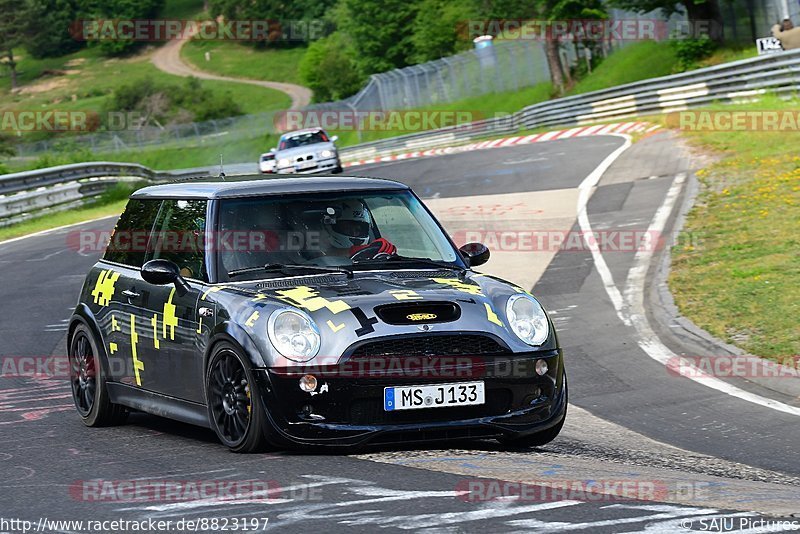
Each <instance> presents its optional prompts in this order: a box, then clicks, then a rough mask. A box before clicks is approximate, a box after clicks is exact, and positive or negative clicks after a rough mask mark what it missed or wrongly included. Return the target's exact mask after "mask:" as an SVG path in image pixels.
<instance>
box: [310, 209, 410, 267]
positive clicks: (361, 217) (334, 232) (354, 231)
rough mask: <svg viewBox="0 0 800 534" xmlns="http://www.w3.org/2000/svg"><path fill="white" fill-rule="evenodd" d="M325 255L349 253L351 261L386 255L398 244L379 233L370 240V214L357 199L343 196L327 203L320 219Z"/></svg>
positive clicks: (389, 255) (345, 255)
mask: <svg viewBox="0 0 800 534" xmlns="http://www.w3.org/2000/svg"><path fill="white" fill-rule="evenodd" d="M323 223H324V227H325V235H323V237H322V240H321V241H323V242H324V241H326V240H327V242H328V243H327V244H328V245H329V247H325V248H327V250H325V254H326V255H327V256H339V257H349V258H350V259H351V260H352V261H353V262H358V261H364V260H376V259H387V258H389V257H391V256H393V255H395V254H397V247H395V246H394V245H393V244H392V243H390V242H389V241H387V240H386V239H384V238H382V237H379V238H377V239H374V240H372V241H370V233H371V230H372V215H371V214H370V212H369V210H368V209H367V207H366V206H365V205H364V203H363V202H361V201H360V200H356V199H353V200H346V201H344V202H342V204H341V205H340V206H339V207H338V209H336V208H334V207H329V208H327V210H326V214H325V216H324V219H323Z"/></svg>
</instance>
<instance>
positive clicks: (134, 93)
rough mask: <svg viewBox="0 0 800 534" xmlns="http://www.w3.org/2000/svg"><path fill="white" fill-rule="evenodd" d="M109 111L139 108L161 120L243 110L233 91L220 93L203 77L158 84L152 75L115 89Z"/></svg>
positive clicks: (220, 115) (205, 117)
mask: <svg viewBox="0 0 800 534" xmlns="http://www.w3.org/2000/svg"><path fill="white" fill-rule="evenodd" d="M106 110H107V111H115V112H117V111H121V112H138V113H140V114H141V115H142V116H143V117H147V118H148V120H149V119H151V118H152V119H155V120H158V121H163V122H167V121H175V122H187V121H206V120H212V119H222V118H226V117H233V116H236V115H241V114H242V109H241V107H240V106H239V104H238V103H237V102H236V101H235V100H234V99H233V97H232V96H231V94H230V93H229V92H225V93H217V92H214V91H212V90H211V89H208V88H207V87H204V86H203V85H202V84H201V82H200V80H198V79H196V78H188V79H187V80H186V81H185V82H184V83H183V84H180V85H178V84H175V85H173V84H158V83H155V82H153V80H152V79H150V78H145V79H144V80H142V81H139V82H136V83H134V84H129V85H122V86H120V87H118V88H117V89H115V90H114V92H113V93H112V95H111V98H110V99H109V101H108V103H107V105H106Z"/></svg>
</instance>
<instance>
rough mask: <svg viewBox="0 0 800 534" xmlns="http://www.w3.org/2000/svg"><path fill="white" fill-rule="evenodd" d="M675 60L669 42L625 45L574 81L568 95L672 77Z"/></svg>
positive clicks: (676, 62)
mask: <svg viewBox="0 0 800 534" xmlns="http://www.w3.org/2000/svg"><path fill="white" fill-rule="evenodd" d="M677 64H678V58H677V57H676V56H675V51H674V50H673V48H672V47H671V46H670V45H669V43H666V42H661V43H657V42H654V41H642V42H640V43H634V44H631V45H628V46H626V47H624V48H622V49H621V50H618V51H616V52H614V53H613V54H611V55H610V56H608V57H607V58H605V59H604V60H603V62H602V63H601V64H600V65H599V66H598V67H597V68H595V70H594V71H593V72H592V73H591V74H590V75H588V76H586V77H585V78H583V79H582V80H580V81H578V83H576V84H575V85H574V86H573V87H572V88H571V89H570V91H568V94H571V95H577V94H580V93H588V92H590V91H597V90H599V89H608V88H609V87H614V86H615V85H622V84H625V83H631V82H638V81H639V80H644V79H647V78H656V77H658V76H666V75H668V74H672V73H673V72H674V70H675V68H676V67H677Z"/></svg>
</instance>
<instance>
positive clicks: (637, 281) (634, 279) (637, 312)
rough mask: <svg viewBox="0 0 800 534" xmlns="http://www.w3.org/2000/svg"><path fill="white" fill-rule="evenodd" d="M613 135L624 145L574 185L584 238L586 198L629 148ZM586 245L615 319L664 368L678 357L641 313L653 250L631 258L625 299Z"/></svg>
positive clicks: (756, 398) (655, 225)
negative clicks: (630, 330)
mask: <svg viewBox="0 0 800 534" xmlns="http://www.w3.org/2000/svg"><path fill="white" fill-rule="evenodd" d="M616 135H618V136H619V135H621V136H622V137H624V138H625V144H624V145H622V146H621V147H619V148H618V149H617V150H615V151H614V152H612V153H611V154H609V156H608V157H606V159H604V160H603V161H602V162H601V163H600V165H599V166H598V167H597V168H596V169H595V170H594V171H592V173H591V174H590V175H589V176H587V177H586V178H585V179H584V180H583V182H581V184H580V186H578V189H579V191H580V195H579V197H578V222H579V224H580V227H581V230H582V231H583V232H584V234H585V235H591V234H592V226H591V224H590V222H589V216H588V214H587V212H586V206H587V204H588V202H589V198H590V197H591V195H592V192H593V188H594V186H595V185H597V183H598V182H599V181H600V178H601V177H602V176H603V174H604V173H605V172H606V170H608V168H609V167H610V166H611V164H612V163H613V162H614V160H616V159H617V158H618V157H619V156H620V154H622V153H623V152H624V151H625V150H627V149H628V147H630V146H631V138H630V136H628V135H623V134H616ZM685 180H686V175H685V174H684V175H679V176H677V177H676V178H675V180H674V182H673V184H672V186H671V187H670V190H669V192H668V193H667V197H666V198H665V199H664V203H663V204H662V205H661V207H660V208H659V209H658V211H657V212H656V214H655V216H654V218H653V220H652V222H651V224H650V227H649V228H648V229H647V233H648V235H660V233H661V232H662V231H663V229H664V226H665V225H666V222H667V219H668V218H669V216H670V214H671V213H672V209H673V207H674V205H675V202H676V200H677V198H678V195H679V194H680V190H681V188H682V187H683V183H684V181H685ZM587 246H588V248H589V250H590V251H591V253H592V259H593V260H594V266H595V268H596V269H597V272H598V274H599V275H600V278H601V280H602V282H603V287H604V289H605V291H606V294H607V295H608V298H609V299H610V300H611V303H612V304H613V306H614V309H615V310H616V312H617V316H619V318H620V320H621V321H622V322H623V324H625V325H626V326H633V327H634V328H635V329H636V331H637V334H638V336H639V339H638V344H639V346H640V347H641V348H642V350H643V351H644V352H645V354H647V355H648V356H650V357H651V358H652V359H654V360H656V361H657V362H659V363H661V364H663V365H666V364H667V362H668V361H669V360H670V359H671V358H678V356H677V355H676V354H675V353H673V352H672V351H671V350H669V349H668V348H667V347H666V346H665V345H664V344H663V343H661V340H660V339H659V338H658V336H657V335H656V334H655V332H654V331H653V329H652V328H651V327H650V323H649V322H648V320H647V316H646V315H645V311H644V283H645V277H646V275H647V270H648V269H649V267H650V261H651V259H652V257H653V251H652V250H647V249H646V248H647V247H645V248H644V249H641V250H639V251H638V252H637V253H636V256H635V258H634V266H633V267H632V268H631V270H630V271H629V273H628V279H627V284H626V285H627V287H626V289H625V297H624V298H623V296H622V294H621V293H620V291H619V289H618V288H617V286H616V284H615V283H614V277H613V276H612V275H611V270H610V269H609V268H608V265H607V264H606V261H605V259H604V258H603V254H602V253H601V252H600V249H599V247H598V246H597V243H590V242H587ZM682 364H684V365H686V366H687V368H688V367H694V366H693V364H692V362H689V361H685V360H684V361H682ZM687 378H689V379H690V380H693V381H695V382H697V383H699V384H702V385H704V386H707V387H709V388H712V389H715V390H717V391H720V392H722V393H725V394H727V395H731V396H732V397H736V398H739V399H742V400H745V401H747V402H751V403H753V404H757V405H759V406H763V407H765V408H771V409H773V410H777V411H780V412H784V413H788V414H791V415H798V416H800V408H796V407H794V406H789V405H788V404H784V403H782V402H778V401H776V400H773V399H769V398H766V397H762V396H760V395H756V394H754V393H750V392H748V391H745V390H743V389H740V388H738V387H736V386H734V385H732V384H729V383H728V382H725V381H723V380H720V379H718V378H714V377H710V376H707V375H704V374H703V373H702V372H700V370H697V371H696V372H693V373H692V376H687Z"/></svg>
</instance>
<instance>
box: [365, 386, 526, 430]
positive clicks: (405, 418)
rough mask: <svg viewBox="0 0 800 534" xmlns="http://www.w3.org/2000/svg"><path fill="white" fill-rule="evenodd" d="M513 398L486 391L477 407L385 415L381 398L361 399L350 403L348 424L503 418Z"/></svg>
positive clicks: (507, 392)
mask: <svg viewBox="0 0 800 534" xmlns="http://www.w3.org/2000/svg"><path fill="white" fill-rule="evenodd" d="M512 399H513V395H512V393H511V391H510V390H508V389H490V390H487V391H486V403H484V404H480V405H478V406H454V407H449V408H421V409H417V410H398V411H392V412H387V411H386V410H384V409H383V399H379V398H362V399H356V400H354V401H353V402H352V403H351V404H350V421H349V422H350V423H351V424H354V425H388V424H403V423H418V422H421V423H435V422H441V421H459V420H464V419H476V418H479V417H490V416H494V415H503V414H506V413H508V412H509V411H511V402H512Z"/></svg>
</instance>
